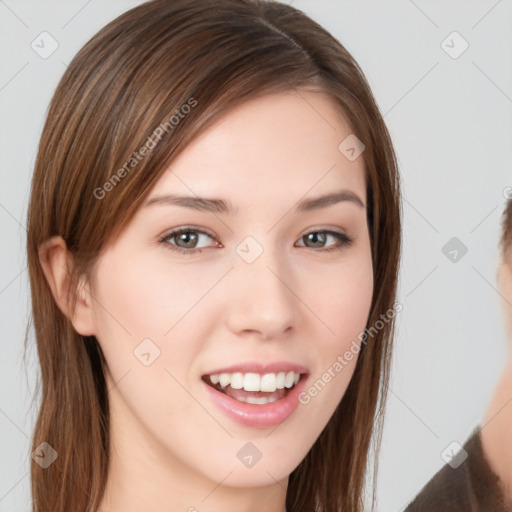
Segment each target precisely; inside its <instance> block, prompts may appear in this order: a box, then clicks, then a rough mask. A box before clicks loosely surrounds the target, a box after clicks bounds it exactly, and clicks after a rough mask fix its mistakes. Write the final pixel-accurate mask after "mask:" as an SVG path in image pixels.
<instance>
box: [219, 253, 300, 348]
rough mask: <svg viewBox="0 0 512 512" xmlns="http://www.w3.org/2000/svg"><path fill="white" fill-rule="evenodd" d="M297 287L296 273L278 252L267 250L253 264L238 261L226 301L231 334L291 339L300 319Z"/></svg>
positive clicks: (241, 260)
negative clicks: (288, 337) (295, 289)
mask: <svg viewBox="0 0 512 512" xmlns="http://www.w3.org/2000/svg"><path fill="white" fill-rule="evenodd" d="M293 285H294V283H293V272H292V271H291V270H290V268H289V267H287V266H286V264H285V262H284V261H283V257H280V256H279V255H278V254H277V252H276V251H271V250H269V249H266V250H264V251H263V253H262V254H261V255H260V256H259V257H258V258H257V259H256V260H255V261H253V262H252V263H247V262H246V261H245V260H244V259H243V258H238V257H237V259H236V260H235V264H234V268H233V270H232V271H231V272H230V277H229V285H228V286H229V290H228V292H227V293H228V296H227V297H226V298H227V300H226V304H227V308H228V313H227V315H228V316H227V322H228V325H229V328H230V330H231V332H233V333H234V334H236V335H239V336H249V335H254V336H256V337H258V338H259V339H262V340H272V339H280V338H281V339H282V338H283V337H285V336H289V335H290V333H291V332H292V331H293V330H294V329H297V323H298V321H299V318H300V317H299V313H300V312H299V311H298V308H299V306H300V299H299V298H298V297H297V295H296V294H295V293H294V291H293V289H294V286H293ZM249 333H252V334H249Z"/></svg>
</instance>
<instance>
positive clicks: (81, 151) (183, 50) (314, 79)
mask: <svg viewBox="0 0 512 512" xmlns="http://www.w3.org/2000/svg"><path fill="white" fill-rule="evenodd" d="M301 87H305V88H311V89H312V90H316V91H319V92H322V93H325V94H327V95H329V96H330V97H331V98H332V99H334V101H336V103H337V104H339V106H340V107H341V108H342V111H343V112H344V114H345V116H346V119H347V121H348V123H349V125H350V127H351V129H352V132H353V133H354V134H355V135H356V136H357V137H358V138H359V139H360V140H361V141H362V142H363V143H364V145H365V150H364V152H363V154H362V156H361V158H363V159H364V164H365V179H366V188H367V205H368V206H367V222H368V228H369V234H370V242H371V251H372V262H373V271H374V294H373V298H372V303H371V308H370V312H369V315H368V320H367V327H371V326H373V325H375V323H376V322H378V321H379V319H380V318H381V317H382V314H383V313H385V312H387V311H389V310H390V309H392V308H393V305H394V302H395V296H396V287H397V273H398V266H399V259H400V250H401V245H400V244H401V200H400V187H399V177H398V169H397V162H396V157H395V154H394V150H393V147H392V142H391V139H390V136H389V133H388V131H387V129H386V126H385V124H384V121H383V118H382V116H381V114H380V112H379V109H378V107H377V105H376V102H375V100H374V97H373V95H372V92H371V90H370V87H369V85H368V83H367V81H366V78H365V77H364V74H363V72H362V71H361V69H360V68H359V66H358V65H357V63H356V62H355V61H354V59H353V58H352V56H351V55H350V54H349V53H348V52H347V50H346V49H345V48H344V47H343V46H342V45H341V44H340V43H339V42H338V41H337V40H336V39H335V38H334V37H333V36H332V35H331V34H329V33H328V32H327V31H326V30H325V29H323V28H322V27H321V26H319V25H318V24H317V23H315V22H314V21H313V20H311V19H310V18H309V17H307V16H306V15H305V14H304V13H302V12H301V11H299V10H297V9H294V8H292V7H290V6H287V5H285V4H283V3H279V2H274V1H262V0H215V1H213V0H211V1H210V0H172V1H169V0H152V1H149V2H146V3H144V4H141V5H139V6H137V7H135V8H133V9H131V10H129V11H127V12H126V13H124V14H122V15H121V16H119V17H118V18H116V19H115V20H114V21H112V22H111V23H109V24H108V25H107V26H105V27H104V28H103V29H102V30H100V31H99V32H98V33H97V34H96V35H95V36H94V37H93V38H92V39H91V40H90V41H89V42H88V43H87V44H86V45H85V46H84V47H83V48H82V49H81V50H80V51H79V52H78V54H77V55H76V56H75V58H74V59H73V61H72V62H71V64H70V65H69V67H68V68H67V70H66V71H65V73H64V75H63V77H62V79H61V80H60V83H59V85H58V87H57V89H56V91H55V94H54V96H53V98H52V101H51V103H50V107H49V110H48V114H47V119H46V122H45V125H44V129H43V132H42V136H41V139H40V144H39V148H38V154H37V159H36V163H35V169H34V175H33V181H32V188H31V196H30V204H29V209H28V218H27V221H28V222H27V225H28V235H27V253H28V268H29V276H30V287H31V297H32V317H33V318H32V321H33V328H34V332H35V339H36V343H37V353H38V359H39V365H40V371H41V373H40V379H39V381H38V391H39V392H40V407H39V412H38V417H37V422H36V426H35V430H34V434H33V442H32V448H33V449H35V448H36V447H37V446H39V445H40V444H41V443H43V442H47V443H49V444H50V445H51V446H52V447H53V448H54V449H55V450H56V451H57V453H58V458H57V459H56V460H55V462H54V463H53V464H52V465H51V466H49V467H48V468H46V469H43V468H42V467H41V466H40V465H39V464H37V463H36V462H35V461H31V485H32V487H31V491H32V503H33V511H34V512H48V511H49V510H51V511H52V512H70V511H73V512H81V511H87V512H95V511H96V510H97V507H98V506H99V504H100V502H101V499H102V496H103V493H104V489H105V483H106V481H107V477H108V469H109V403H108V390H107V389H106V385H105V379H104V373H103V372H104V368H105V360H104V356H103V354H102V351H101V348H100V346H99V344H98V342H97V340H96V339H95V337H94V336H81V335H80V334H78V333H77V332H76V331H75V330H74V328H73V326H72V324H71V322H70V320H69V318H68V316H66V315H65V314H63V313H62V312H61V310H60V309H59V308H58V307H57V305H56V303H55V301H54V299H53V296H52V294H51V290H50V288H49V286H48V283H47V281H46V279H45V277H44V274H43V271H42V267H41V264H40V261H39V254H38V253H39V248H40V245H41V244H42V243H43V242H44V241H45V240H47V239H48V238H50V237H52V236H54V235H61V236H62V237H63V238H64V240H65V241H66V244H67V247H68V250H69V251H70V252H71V253H72V256H73V259H74V266H73V268H72V269H71V270H70V274H71V275H70V278H71V279H72V280H73V282H74V283H79V280H80V279H81V278H83V277H84V276H85V277H88V276H89V275H90V274H89V272H90V269H91V267H92V265H93V264H94V262H95V261H96V259H97V257H98V255H99V254H100V252H101V250H102V248H104V247H105V245H106V244H107V243H110V242H111V241H112V240H115V237H116V236H117V234H119V233H120V232H121V230H122V229H123V228H124V227H125V226H126V225H127V223H128V222H129V221H130V219H131V218H132V217H133V215H134V213H135V212H136V211H137V209H138V207H139V206H140V205H141V203H142V202H143V201H144V199H145V197H146V196H147V194H148V192H149V191H150V190H151V188H152V186H153V185H154V184H155V183H156V182H157V180H158V179H159V178H160V176H161V175H162V174H163V173H164V172H165V170H166V169H167V168H168V166H169V164H170V163H171V162H172V160H173V159H175V158H176V157H177V156H178V154H179V153H180V152H181V151H182V150H183V149H184V148H185V147H186V146H187V144H188V143H189V142H190V141H192V140H193V139H194V137H196V136H197V135H198V134H200V133H201V132H202V131H203V130H205V129H206V128H207V127H208V126H210V125H211V124H212V123H214V122H215V121H216V120H218V119H219V118H220V116H221V115H225V114H226V113H227V112H228V111H229V110H230V109H232V108H234V107H236V106H237V105H241V104H242V103H244V102H246V101H247V100H250V99H253V98H256V97H261V96H263V95H265V94H269V93H274V92H283V91H292V90H297V89H298V88H301ZM193 102H195V104H194V105H193V108H192V107H191V108H188V109H185V107H184V106H185V105H189V106H190V105H192V103H193ZM185 111H186V115H184V112H185ZM173 119H174V121H172V120H173ZM165 123H167V124H165ZM159 126H166V127H167V130H165V131H164V132H165V133H163V134H160V135H161V137H160V138H159V141H158V143H157V144H156V145H155V146H154V147H152V148H151V151H149V152H148V154H146V155H145V156H144V158H141V159H136V162H134V161H133V159H134V152H135V151H136V150H137V149H138V148H141V147H142V146H143V145H145V144H149V142H148V138H151V137H153V135H154V134H155V133H160V132H158V131H157V132H155V130H156V129H157V128H158V127H159ZM160 139H161V140H160ZM340 142H341V141H340ZM127 162H130V164H129V165H128V166H127ZM121 169H124V172H123V171H121ZM121 175H122V176H121ZM115 176H117V178H116V177H115ZM121 177H122V179H119V178H121ZM107 183H109V185H105V184H107ZM107 189H108V190H110V192H109V193H106V194H105V193H104V192H102V190H103V191H105V190H107ZM77 288H78V287H76V288H75V289H74V290H72V292H73V293H72V295H71V296H70V301H71V302H70V303H72V304H73V306H72V307H74V304H75V300H76V292H77ZM381 323H382V321H381ZM393 331H394V321H393V320H391V321H389V322H386V323H385V325H384V326H383V328H382V329H380V330H379V331H378V332H377V334H375V335H374V336H373V337H372V339H371V341H370V342H368V343H364V344H362V345H361V351H360V354H359V358H358V361H357V364H356V368H355V372H354V374H353V377H352V379H351V382H350V384H349V386H348V389H347V390H346V393H345V395H344V397H343V399H342V400H341V401H340V403H339V405H338V407H337V409H336V410H335V412H334V414H333V416H332V418H331V419H330V421H329V423H328V424H327V426H326V427H325V429H324V431H323V432H322V433H321V435H320V436H319V437H318V439H317V440H316V442H315V443H314V445H313V446H312V448H311V450H310V451H309V452H308V454H307V455H306V457H305V458H304V460H303V461H302V462H301V463H300V464H299V466H298V467H297V468H296V469H295V470H294V471H293V472H292V473H291V475H290V478H289V485H288V489H287V495H286V507H287V511H288V512H306V511H307V512H311V511H319V512H335V511H341V510H343V512H360V511H361V510H362V503H363V495H364V490H365V479H366V476H367V474H368V473H367V469H368V466H369V461H370V458H369V454H370V452H371V451H372V450H371V446H372V445H373V440H375V446H376V447H377V448H378V446H379V445H380V438H381V432H382V422H383V414H384V404H385V397H386V390H387V385H388V379H389V369H390V358H391V349H392V340H393ZM25 348H27V339H26V346H25ZM372 436H375V437H372ZM373 468H374V470H375V472H374V480H373V486H375V477H376V469H377V459H376V458H375V460H374V461H373ZM372 496H373V500H375V490H374V491H373V494H372Z"/></svg>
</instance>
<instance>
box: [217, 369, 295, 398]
mask: <svg viewBox="0 0 512 512" xmlns="http://www.w3.org/2000/svg"><path fill="white" fill-rule="evenodd" d="M209 379H210V382H211V383H212V384H213V385H215V384H220V385H221V387H222V388H225V387H226V386H227V385H228V384H230V385H231V387H232V388H233V389H242V388H243V389H244V390H245V391H265V392H267V393H272V392H274V391H275V390H276V389H284V388H287V389H290V388H291V387H293V386H294V385H295V384H297V383H298V382H299V380H300V374H299V373H295V372H287V373H286V372H279V373H265V374H264V375H260V374H259V373H240V372H236V373H220V374H219V373H215V374H213V375H210V376H209ZM259 400H267V399H266V398H262V399H259ZM272 401H273V400H272ZM265 403H266V402H265Z"/></svg>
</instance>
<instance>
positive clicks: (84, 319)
mask: <svg viewBox="0 0 512 512" xmlns="http://www.w3.org/2000/svg"><path fill="white" fill-rule="evenodd" d="M39 261H40V263H41V266H42V268H43V272H44V275H45V277H46V280H47V281H48V285H49V286H50V289H51V292H52V295H53V298H54V299H55V302H56V303H57V306H58V307H59V309H60V310H61V311H62V312H63V313H64V315H66V316H67V317H68V318H69V319H70V320H71V323H72V324H73V327H74V328H75V330H76V331H77V332H78V333H79V334H82V335H83V336H92V335H94V334H95V329H94V327H95V323H94V314H93V307H92V306H93V303H92V296H91V294H90V292H89V285H88V283H86V282H85V279H83V280H81V281H80V282H79V283H77V282H74V281H73V280H72V279H71V275H72V269H73V263H74V262H73V256H72V254H71V253H70V252H69V251H68V249H67V246H66V242H65V241H64V239H63V238H62V237H61V236H53V237H52V238H49V239H48V240H46V241H45V242H44V243H43V244H41V245H40V246H39ZM76 287H78V297H77V301H76V307H75V311H74V312H73V311H71V304H70V303H69V296H68V293H69V292H70V291H71V290H73V288H76Z"/></svg>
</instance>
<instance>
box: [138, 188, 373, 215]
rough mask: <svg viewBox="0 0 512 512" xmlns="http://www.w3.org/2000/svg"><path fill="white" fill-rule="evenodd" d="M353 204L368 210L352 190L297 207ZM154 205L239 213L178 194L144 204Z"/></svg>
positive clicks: (221, 201)
mask: <svg viewBox="0 0 512 512" xmlns="http://www.w3.org/2000/svg"><path fill="white" fill-rule="evenodd" d="M341 202H351V203H354V204H356V205H357V206H359V207H360V208H366V206H365V204H364V203H363V201H362V200H361V199H360V198H359V196H358V195H357V194H356V193H354V192H352V191H351V190H341V191H339V192H333V193H331V194H326V195H323V196H319V197H314V198H311V199H304V200H303V201H301V202H300V203H299V204H298V205H297V206H296V207H295V209H296V211H298V212H308V211H312V210H318V209H320V208H326V207H328V206H331V205H333V204H336V203H341ZM154 204H160V205H167V206H181V207H183V208H192V209H194V210H200V211H205V212H212V213H226V214H233V213H238V208H234V207H233V205H232V204H231V202H230V201H226V200H224V199H213V198H206V197H198V196H180V195H176V194H164V195H159V196H155V197H152V198H151V199H148V200H147V201H145V202H144V204H143V206H145V207H146V206H151V205H154Z"/></svg>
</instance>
